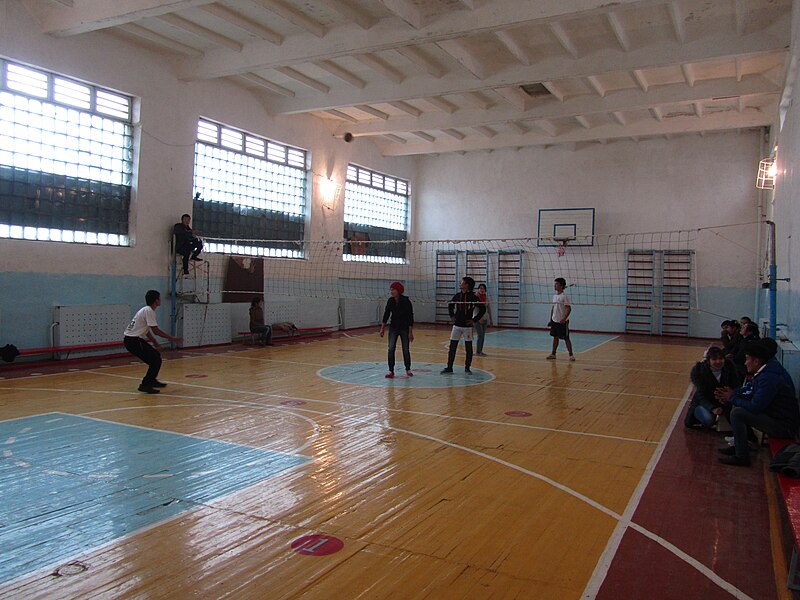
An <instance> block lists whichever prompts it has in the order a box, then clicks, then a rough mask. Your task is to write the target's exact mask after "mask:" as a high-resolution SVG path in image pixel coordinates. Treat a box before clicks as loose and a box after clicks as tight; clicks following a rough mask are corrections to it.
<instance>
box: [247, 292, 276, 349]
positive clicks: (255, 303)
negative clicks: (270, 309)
mask: <svg viewBox="0 0 800 600" xmlns="http://www.w3.org/2000/svg"><path fill="white" fill-rule="evenodd" d="M250 331H252V332H253V333H258V334H261V335H260V338H259V339H260V340H261V343H262V344H263V345H264V346H272V327H270V326H269V325H265V324H264V299H263V298H261V296H256V297H254V298H253V300H252V301H251V302H250Z"/></svg>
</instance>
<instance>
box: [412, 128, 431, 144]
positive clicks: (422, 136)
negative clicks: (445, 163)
mask: <svg viewBox="0 0 800 600" xmlns="http://www.w3.org/2000/svg"><path fill="white" fill-rule="evenodd" d="M410 133H411V135H415V136H417V137H418V138H419V139H421V140H425V141H426V142H435V141H436V138H435V137H433V136H432V135H431V134H429V133H425V132H424V131H411V132H410Z"/></svg>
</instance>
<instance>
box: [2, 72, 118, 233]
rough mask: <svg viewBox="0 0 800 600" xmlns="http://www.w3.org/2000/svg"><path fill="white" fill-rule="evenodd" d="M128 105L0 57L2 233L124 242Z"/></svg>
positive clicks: (99, 91)
mask: <svg viewBox="0 0 800 600" xmlns="http://www.w3.org/2000/svg"><path fill="white" fill-rule="evenodd" d="M132 106H133V99H132V98H131V97H129V96H123V95H121V94H117V93H115V92H112V91H109V90H105V89H102V88H99V87H97V86H94V85H90V84H86V83H82V82H79V81H75V80H72V79H68V78H66V77H62V76H60V75H56V74H53V73H49V72H47V71H43V70H40V69H35V68H31V67H27V66H24V65H20V64H17V63H13V62H10V61H6V60H2V59H0V238H12V239H25V240H38V241H54V242H72V243H82V244H101V245H110V246H127V245H129V243H130V242H129V236H128V216H129V209H130V199H131V178H132V174H133V129H132V123H131V122H132Z"/></svg>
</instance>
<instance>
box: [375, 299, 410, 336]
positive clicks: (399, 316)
mask: <svg viewBox="0 0 800 600" xmlns="http://www.w3.org/2000/svg"><path fill="white" fill-rule="evenodd" d="M390 316H391V318H392V322H391V324H390V325H389V327H394V328H395V329H408V328H409V327H413V325H414V307H413V306H412V305H411V300H409V299H408V296H403V295H402V294H401V295H400V296H398V297H397V300H396V301H395V299H394V298H389V300H388V301H387V302H386V310H384V311H383V319H382V320H381V322H382V323H384V324H387V323H389V317H390Z"/></svg>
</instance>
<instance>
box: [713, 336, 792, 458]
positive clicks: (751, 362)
mask: <svg viewBox="0 0 800 600" xmlns="http://www.w3.org/2000/svg"><path fill="white" fill-rule="evenodd" d="M768 339H769V338H765V339H763V340H760V341H757V342H750V343H749V344H747V346H746V347H745V350H744V352H745V365H746V366H747V372H748V373H750V374H752V375H753V378H752V380H750V381H749V382H748V383H747V384H745V385H744V386H743V387H740V388H739V389H737V390H733V389H732V388H729V387H726V388H719V389H717V391H716V392H715V398H716V399H717V401H718V402H720V403H721V404H723V405H730V406H731V411H730V422H731V428H732V429H733V446H732V447H731V446H729V447H726V448H722V449H720V452H721V453H722V454H725V455H726V456H724V457H723V458H720V459H719V460H720V462H722V463H723V464H726V465H736V466H749V465H750V454H749V451H750V449H749V444H748V442H750V441H757V440H756V437H755V433H753V428H756V429H758V430H759V431H762V432H764V433H766V434H767V435H769V436H772V437H776V438H789V439H794V438H795V437H796V436H797V433H798V427H800V409H799V408H798V405H797V399H796V397H795V389H794V383H793V382H792V377H791V376H790V375H789V373H788V372H787V371H786V369H784V368H783V365H781V364H780V362H778V361H777V360H774V359H773V358H774V356H775V353H774V351H773V348H776V349H777V346H776V345H775V342H774V340H770V341H771V342H772V343H769V342H768V341H767V340H768Z"/></svg>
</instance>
